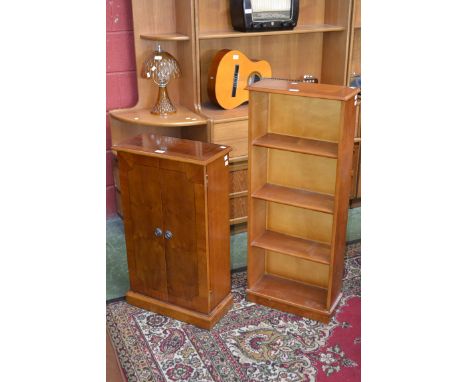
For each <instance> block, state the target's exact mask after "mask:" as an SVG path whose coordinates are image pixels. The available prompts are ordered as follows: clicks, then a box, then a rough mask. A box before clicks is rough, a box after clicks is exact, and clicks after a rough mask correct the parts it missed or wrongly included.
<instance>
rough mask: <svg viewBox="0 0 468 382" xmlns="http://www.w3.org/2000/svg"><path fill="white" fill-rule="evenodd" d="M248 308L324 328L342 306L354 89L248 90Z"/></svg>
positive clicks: (289, 86) (277, 84) (264, 85)
mask: <svg viewBox="0 0 468 382" xmlns="http://www.w3.org/2000/svg"><path fill="white" fill-rule="evenodd" d="M249 90H250V102H249V146H248V147H249V191H248V200H249V222H248V288H247V298H248V299H249V300H250V301H253V302H256V303H259V304H263V305H267V306H270V307H273V308H276V309H280V310H283V311H287V312H291V313H294V314H298V315H301V316H305V317H308V318H312V319H316V320H321V321H324V322H328V321H329V319H330V317H331V315H332V314H333V311H334V309H335V308H336V306H337V304H338V302H339V300H340V298H341V284H342V277H343V271H344V252H345V244H346V223H347V217H348V203H349V191H350V181H351V177H350V174H351V167H352V157H353V137H354V120H355V113H356V104H357V94H358V90H357V89H352V88H348V87H344V86H336V85H323V84H309V83H297V82H290V81H283V80H262V81H260V82H257V83H255V84H253V85H251V86H250V87H249Z"/></svg>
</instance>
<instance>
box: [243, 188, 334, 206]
mask: <svg viewBox="0 0 468 382" xmlns="http://www.w3.org/2000/svg"><path fill="white" fill-rule="evenodd" d="M252 197H253V198H255V199H262V200H266V201H269V202H275V203H281V204H287V205H290V206H294V207H300V208H306V209H309V210H314V211H319V212H325V213H329V214H333V211H334V197H333V196H332V195H328V194H322V193H319V192H312V191H306V190H301V189H296V188H289V187H284V186H278V185H276V184H269V183H267V184H265V185H264V186H262V188H260V189H259V190H257V191H255V192H252Z"/></svg>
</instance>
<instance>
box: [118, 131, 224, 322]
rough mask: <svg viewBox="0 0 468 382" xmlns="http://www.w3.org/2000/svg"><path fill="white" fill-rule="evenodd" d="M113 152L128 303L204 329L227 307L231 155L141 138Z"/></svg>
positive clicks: (177, 142)
mask: <svg viewBox="0 0 468 382" xmlns="http://www.w3.org/2000/svg"><path fill="white" fill-rule="evenodd" d="M113 149H114V150H115V151H116V152H117V155H118V160H119V172H120V192H121V197H122V208H123V215H124V224H125V241H126V246H127V257H128V269H129V276H130V291H129V292H128V293H127V295H126V297H127V301H128V302H129V303H131V304H133V305H136V306H139V307H141V308H144V309H147V310H151V311H154V312H157V313H161V314H164V315H168V316H170V317H173V318H176V319H178V320H182V321H186V322H189V323H191V324H194V325H197V326H200V327H202V328H205V329H210V328H211V327H212V326H213V325H214V324H215V323H216V322H217V321H218V320H219V319H220V317H221V316H222V315H223V314H224V313H225V312H227V310H228V309H229V307H230V306H231V305H232V295H231V277H230V257H229V246H230V241H229V220H228V214H229V205H228V184H229V171H228V153H229V151H230V150H231V148H229V147H226V146H219V145H215V144H210V143H203V142H198V141H192V140H182V139H178V138H173V137H163V136H158V135H155V134H151V133H145V134H142V135H138V136H136V137H133V138H130V139H127V140H124V141H121V142H120V143H119V144H116V145H114V146H113ZM208 211H209V213H208Z"/></svg>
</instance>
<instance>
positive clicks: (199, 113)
mask: <svg viewBox="0 0 468 382" xmlns="http://www.w3.org/2000/svg"><path fill="white" fill-rule="evenodd" d="M356 1H357V0H356ZM353 6H354V1H353V0H326V1H323V0H301V1H300V10H299V20H298V25H297V26H296V28H295V29H293V30H287V31H268V32H252V33H242V32H237V31H234V29H233V28H232V26H231V21H230V15H229V0H133V1H132V8H133V26H134V41H135V56H136V67H137V73H138V80H137V86H138V103H137V104H136V105H135V106H134V107H132V108H130V109H124V110H114V111H112V112H111V113H110V120H111V136H112V143H113V144H115V143H119V142H120V141H121V140H123V139H126V138H128V137H131V136H134V135H137V134H141V133H156V134H159V135H166V136H173V137H178V138H185V139H194V140H199V141H205V142H212V143H218V144H224V145H228V146H231V147H232V152H231V153H230V157H229V173H230V177H231V180H230V182H229V183H230V185H231V188H230V190H229V194H230V196H229V197H230V223H231V224H239V223H245V222H246V221H247V160H248V145H247V134H248V105H247V104H245V105H242V106H240V107H238V108H235V109H232V110H224V109H221V108H219V107H217V106H215V105H214V104H212V103H211V102H210V100H209V97H208V92H207V82H208V69H209V66H210V64H211V60H212V59H213V57H214V56H215V54H216V53H217V52H218V51H219V50H221V49H238V50H240V51H242V52H243V53H245V54H246V55H247V56H248V57H249V58H252V59H265V60H267V61H269V62H270V64H271V66H272V71H273V76H274V77H279V78H291V79H296V78H297V79H299V78H302V76H303V75H305V74H312V75H314V76H315V77H317V78H318V79H319V81H320V83H327V84H336V85H346V84H347V83H348V77H349V75H348V74H349V73H348V70H349V58H350V54H349V44H350V36H351V15H352V13H353ZM157 43H158V44H160V45H161V47H162V49H164V50H166V51H168V52H169V53H171V54H172V55H173V56H175V57H176V59H177V60H178V62H179V64H180V67H181V72H182V77H181V78H180V79H176V80H173V81H171V83H170V84H169V87H168V91H169V94H170V97H171V99H172V101H173V103H174V104H175V105H176V107H177V109H178V111H177V113H176V114H175V115H171V116H168V117H160V116H156V115H152V114H150V112H149V110H150V108H151V106H152V105H153V104H154V102H155V100H156V94H157V90H156V88H155V86H154V84H153V83H152V81H150V80H146V79H145V78H143V77H142V76H141V75H140V71H141V68H142V66H143V62H144V60H145V58H146V57H147V56H148V55H149V54H150V53H151V51H152V50H154V49H155V46H156V44H157ZM114 167H117V163H116V165H115V166H114ZM115 177H116V182H115V184H116V188H117V201H118V205H119V204H120V185H119V179H118V171H116V172H115Z"/></svg>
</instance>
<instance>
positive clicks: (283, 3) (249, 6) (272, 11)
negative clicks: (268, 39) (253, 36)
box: [231, 0, 299, 32]
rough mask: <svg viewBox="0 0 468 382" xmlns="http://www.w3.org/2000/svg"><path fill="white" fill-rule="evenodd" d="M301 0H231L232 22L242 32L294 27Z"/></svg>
mask: <svg viewBox="0 0 468 382" xmlns="http://www.w3.org/2000/svg"><path fill="white" fill-rule="evenodd" d="M298 17H299V0H231V22H232V26H233V28H234V29H235V30H238V31H241V32H263V31H271V30H285V29H293V28H294V27H295V26H296V25H297V18H298Z"/></svg>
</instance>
